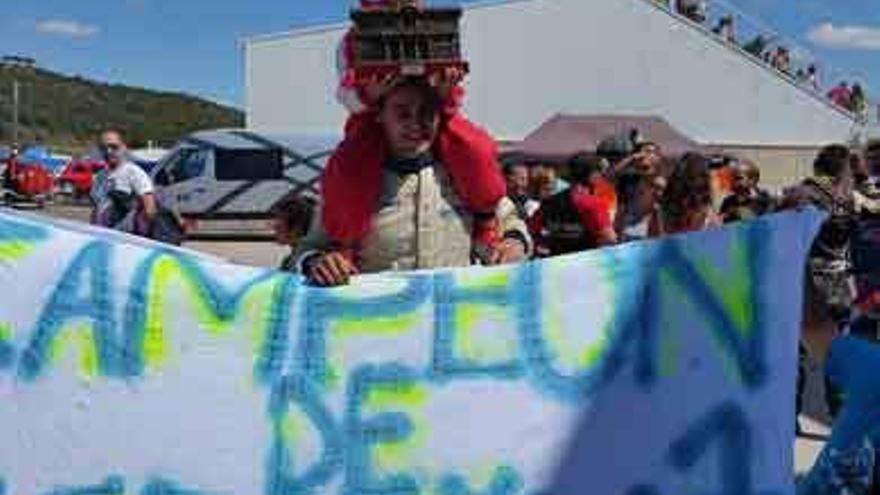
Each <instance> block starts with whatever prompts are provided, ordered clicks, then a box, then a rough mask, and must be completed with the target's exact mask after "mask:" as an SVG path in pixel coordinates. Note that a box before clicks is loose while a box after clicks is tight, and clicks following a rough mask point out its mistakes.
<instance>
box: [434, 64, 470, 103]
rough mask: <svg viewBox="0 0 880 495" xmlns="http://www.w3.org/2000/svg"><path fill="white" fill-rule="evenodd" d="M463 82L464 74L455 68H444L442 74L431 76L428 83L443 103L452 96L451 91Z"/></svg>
mask: <svg viewBox="0 0 880 495" xmlns="http://www.w3.org/2000/svg"><path fill="white" fill-rule="evenodd" d="M462 80H464V73H463V72H462V71H461V70H460V69H458V68H457V67H446V68H445V69H443V72H439V73H435V74H431V76H430V77H429V79H428V83H429V84H430V85H431V86H433V87H434V88H435V89H436V90H437V94H439V95H440V98H441V99H442V100H444V101H446V100H448V99H449V98H450V96H451V95H452V90H453V89H454V88H455V87H456V86H458V84H460V83H461V81H462Z"/></svg>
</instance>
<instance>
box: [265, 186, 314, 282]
mask: <svg viewBox="0 0 880 495" xmlns="http://www.w3.org/2000/svg"><path fill="white" fill-rule="evenodd" d="M314 211H315V202H314V201H313V200H311V199H309V198H305V197H302V196H299V195H296V194H293V193H291V194H288V195H287V196H285V197H284V198H283V199H282V200H281V201H279V202H278V203H277V204H276V205H275V206H274V207H273V208H272V230H273V231H274V233H275V241H276V242H277V243H278V244H281V245H283V246H288V247H290V253H289V254H288V255H287V256H285V257H284V259H283V260H281V266H280V267H279V269H281V270H284V271H288V272H295V271H297V266H296V258H295V256H294V254H293V252H294V251H295V249H296V245H297V243H298V242H299V240H300V239H301V238H303V237H304V236H305V235H306V234H307V233H308V231H309V227H310V226H311V224H312V220H313V217H314Z"/></svg>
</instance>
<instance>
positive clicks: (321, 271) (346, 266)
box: [306, 251, 358, 287]
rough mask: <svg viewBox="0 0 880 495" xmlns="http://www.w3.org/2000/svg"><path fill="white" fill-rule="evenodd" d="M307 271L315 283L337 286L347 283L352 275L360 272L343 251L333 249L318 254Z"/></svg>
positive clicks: (307, 274)
mask: <svg viewBox="0 0 880 495" xmlns="http://www.w3.org/2000/svg"><path fill="white" fill-rule="evenodd" d="M306 272H307V273H306V276H307V277H308V278H309V280H311V281H312V282H313V283H315V284H317V285H320V286H323V287H336V286H339V285H347V284H348V283H349V281H350V280H351V277H352V275H357V274H358V269H357V268H356V267H355V266H354V264H353V263H352V262H351V261H349V260H348V258H346V257H345V256H343V255H342V253H338V252H335V251H331V252H329V253H324V254H320V255H316V259H315V260H313V261H311V262H310V263H309V266H308V267H307V269H306Z"/></svg>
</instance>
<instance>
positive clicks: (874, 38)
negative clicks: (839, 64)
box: [807, 22, 880, 50]
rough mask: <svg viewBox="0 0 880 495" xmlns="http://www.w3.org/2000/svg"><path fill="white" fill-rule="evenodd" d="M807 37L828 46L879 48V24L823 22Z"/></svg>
mask: <svg viewBox="0 0 880 495" xmlns="http://www.w3.org/2000/svg"><path fill="white" fill-rule="evenodd" d="M807 38H809V40H810V41H812V42H813V43H815V44H817V45H819V46H824V47H828V48H841V49H857V50H880V26H877V27H873V26H846V25H842V26H835V25H834V24H832V23H830V22H825V23H822V24H819V25H818V26H816V27H814V28H813V29H811V30H810V32H809V33H807Z"/></svg>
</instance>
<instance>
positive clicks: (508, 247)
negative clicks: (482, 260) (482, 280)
mask: <svg viewBox="0 0 880 495" xmlns="http://www.w3.org/2000/svg"><path fill="white" fill-rule="evenodd" d="M525 260H526V246H525V244H523V243H522V241H520V240H519V239H504V240H503V241H501V242H500V243H498V245H497V246H495V248H494V249H493V250H492V256H491V257H490V259H489V263H490V264H492V265H506V264H508V263H519V262H521V261H525Z"/></svg>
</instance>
